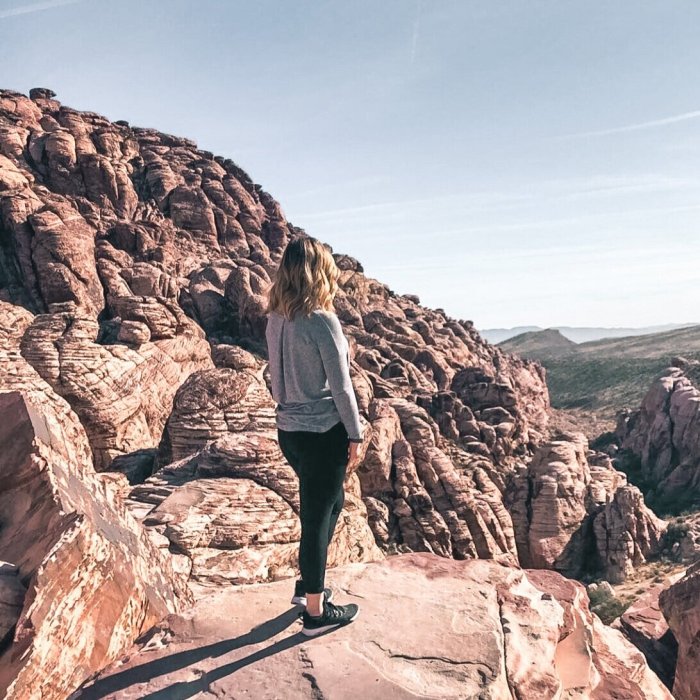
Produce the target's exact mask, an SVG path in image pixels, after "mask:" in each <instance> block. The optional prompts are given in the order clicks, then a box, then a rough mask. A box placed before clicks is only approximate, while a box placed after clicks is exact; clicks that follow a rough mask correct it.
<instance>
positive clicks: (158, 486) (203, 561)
mask: <svg viewBox="0 0 700 700" xmlns="http://www.w3.org/2000/svg"><path fill="white" fill-rule="evenodd" d="M359 491H360V489H359V483H358V481H357V475H356V473H355V472H354V471H351V472H350V473H349V474H348V477H347V480H346V484H345V494H346V495H345V506H344V508H343V510H342V512H341V515H340V517H339V519H338V524H337V526H336V532H335V535H334V537H333V541H332V542H331V545H330V547H329V551H328V562H329V566H335V565H338V564H344V563H347V562H352V561H373V560H377V559H382V558H383V554H382V552H381V551H380V550H379V549H378V548H377V546H376V544H375V541H374V538H373V536H372V531H371V530H370V528H369V526H368V524H367V512H366V509H365V506H364V504H363V502H362V499H361V498H360V493H359ZM130 499H131V500H130V507H131V509H132V512H134V513H135V514H138V516H139V517H140V518H142V519H143V521H144V523H145V524H146V526H147V527H148V528H149V529H150V530H153V531H155V532H156V533H158V534H159V535H160V536H161V538H162V539H161V544H162V546H163V547H166V548H168V547H170V546H171V545H172V546H173V548H174V549H176V550H177V551H178V552H180V553H182V554H184V555H185V557H186V559H187V561H185V562H181V563H180V568H181V570H186V571H187V572H189V573H190V575H191V577H192V580H193V581H194V582H196V583H198V584H208V585H211V584H219V583H227V582H228V583H252V582H256V581H268V580H272V579H277V578H281V577H285V576H294V575H297V572H298V563H297V555H298V550H299V537H300V536H301V530H300V526H299V517H298V513H299V492H298V485H297V477H296V474H295V473H294V471H293V470H292V468H291V467H290V466H289V465H288V464H287V462H286V461H285V459H284V457H283V456H282V453H281V451H280V449H279V446H278V444H277V440H276V433H275V432H274V431H272V430H268V431H262V430H259V431H254V430H252V429H249V430H246V431H240V432H225V433H223V434H222V436H221V437H219V438H218V439H217V440H214V441H209V442H208V443H207V444H206V446H205V447H203V448H202V449H201V450H199V451H198V452H196V453H194V454H192V455H190V456H188V457H185V458H183V459H181V460H180V461H179V462H175V463H173V464H171V465H168V466H167V467H164V468H163V469H161V470H160V471H158V472H157V473H156V474H155V475H154V476H152V477H151V478H149V479H147V480H146V481H145V482H144V483H143V484H141V485H139V486H137V487H135V488H134V489H133V490H132V491H131V494H130ZM195 591H196V592H201V586H200V587H196V588H195Z"/></svg>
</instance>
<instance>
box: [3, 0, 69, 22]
mask: <svg viewBox="0 0 700 700" xmlns="http://www.w3.org/2000/svg"><path fill="white" fill-rule="evenodd" d="M78 2H83V0H48V2H35V3H34V4H32V5H22V6H20V7H13V8H12V9H10V10H0V19H3V18H4V17H15V16H16V15H28V14H30V13H31V12H41V11H42V10H50V9H51V8H52V7H60V6H61V5H75V4H76V3H78Z"/></svg>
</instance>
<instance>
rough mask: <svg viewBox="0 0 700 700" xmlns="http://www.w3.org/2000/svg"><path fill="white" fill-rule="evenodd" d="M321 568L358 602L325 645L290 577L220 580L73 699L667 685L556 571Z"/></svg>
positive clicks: (450, 693) (393, 563)
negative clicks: (224, 585) (296, 600)
mask: <svg viewBox="0 0 700 700" xmlns="http://www.w3.org/2000/svg"><path fill="white" fill-rule="evenodd" d="M328 578H329V583H330V585H331V586H332V587H333V588H334V590H335V591H336V595H337V596H338V599H339V600H340V599H342V600H343V602H356V603H358V604H359V606H360V615H359V617H358V619H357V620H356V621H355V622H353V623H352V624H351V625H349V626H347V627H343V628H341V629H336V630H334V631H333V632H331V633H330V634H327V635H324V639H323V640H319V641H322V643H320V644H319V643H315V642H314V641H313V640H310V639H309V638H308V637H304V636H303V635H301V634H300V632H299V630H300V627H301V624H300V622H299V621H298V618H297V611H296V610H295V609H293V608H292V609H290V608H289V603H288V601H289V596H290V594H291V591H292V588H293V582H292V581H291V579H288V580H284V581H277V582H274V583H269V584H265V585H258V586H239V587H236V588H232V589H225V590H222V591H220V592H218V593H216V594H214V595H212V596H208V597H206V598H204V599H202V600H200V601H199V602H198V603H197V605H196V606H195V608H194V609H192V610H191V611H189V612H187V613H185V614H184V615H181V616H171V617H170V618H169V619H168V620H167V621H166V622H165V623H164V624H162V625H160V626H159V627H158V629H157V630H156V631H154V633H153V635H152V636H151V638H150V639H149V641H148V643H147V644H146V646H145V648H142V649H141V650H139V649H136V648H135V649H134V650H133V651H132V653H131V654H130V656H129V657H128V658H127V659H125V661H124V663H120V664H119V665H114V666H112V667H111V668H109V669H107V670H106V671H105V672H104V673H103V674H102V675H101V676H100V678H99V679H97V680H96V681H95V682H94V683H92V684H91V685H88V686H86V687H84V688H83V690H82V693H81V694H80V695H78V696H76V700H77V698H80V700H91V699H93V698H94V699H96V698H105V699H107V698H114V699H116V698H119V700H129V699H130V698H142V697H145V696H148V697H168V694H170V695H169V696H170V697H193V696H195V695H197V694H198V693H202V694H205V693H207V694H211V695H215V696H217V697H234V696H235V695H237V694H238V692H239V690H240V689H241V688H245V689H246V693H247V694H249V695H251V696H252V697H256V698H259V699H260V700H265V699H266V698H279V697H284V698H290V699H291V698H319V697H323V698H327V699H328V700H342V699H343V698H357V697H362V696H364V697H368V698H378V697H391V698H409V697H423V696H425V697H440V698H478V697H481V698H487V697H488V698H503V699H504V700H505V699H506V698H513V697H516V698H537V697H543V698H554V697H595V698H600V699H601V700H606V699H609V700H612V699H613V698H625V700H670V698H671V695H670V694H669V692H668V691H667V690H666V689H665V688H664V686H663V685H662V684H661V682H660V681H659V680H658V678H656V676H654V674H653V673H651V672H650V671H649V669H648V667H647V666H646V664H645V662H644V657H643V656H642V655H641V653H640V652H639V651H638V650H637V649H635V647H634V646H632V645H631V644H630V643H629V642H628V641H627V640H625V639H624V637H623V636H622V635H621V634H620V633H619V632H617V631H615V630H611V629H610V628H608V627H606V626H604V625H603V624H601V623H600V621H599V620H598V619H597V618H596V617H594V616H593V615H591V613H590V612H589V610H588V607H587V600H586V595H585V591H584V589H583V587H582V586H581V585H580V584H577V583H575V582H573V581H567V580H566V579H564V578H562V577H561V576H559V575H558V574H555V573H552V572H525V571H522V570H519V569H514V568H509V567H504V566H500V565H498V564H495V563H493V562H486V561H475V560H469V561H455V560H449V559H444V558H442V557H438V556H435V555H432V554H427V553H423V554H403V555H397V556H392V557H389V558H388V559H386V560H384V561H382V562H374V563H369V564H360V563H356V564H348V565H345V566H342V567H339V568H336V569H332V570H330V571H329V572H328ZM290 586H291V587H292V588H290ZM260 610H265V611H266V613H265V618H266V621H265V622H264V623H262V624H261V618H260V615H259V611H260ZM407 610H410V614H408V615H407V614H406V611H407ZM388 621H390V622H391V624H387V622H388ZM417 629H419V630H420V631H421V633H420V634H416V633H415V631H416V630H417ZM253 661H254V662H255V663H254V664H253V663H252V662H253ZM156 669H157V671H158V672H157V673H156V672H155V671H156ZM339 679H345V680H344V681H343V682H339Z"/></svg>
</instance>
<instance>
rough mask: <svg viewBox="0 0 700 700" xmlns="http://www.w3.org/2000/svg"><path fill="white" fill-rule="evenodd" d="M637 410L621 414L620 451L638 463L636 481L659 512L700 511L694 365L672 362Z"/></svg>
mask: <svg viewBox="0 0 700 700" xmlns="http://www.w3.org/2000/svg"><path fill="white" fill-rule="evenodd" d="M675 363H676V365H677V366H671V367H669V368H668V369H667V370H666V371H665V372H664V373H663V374H662V375H661V376H659V377H658V378H657V379H656V381H654V383H653V384H652V386H651V388H650V389H649V391H648V392H647V394H646V396H645V397H644V400H643V401H642V405H641V407H640V408H639V410H637V411H628V412H624V413H622V414H621V415H620V416H619V418H618V425H617V429H616V434H617V437H618V440H619V442H620V447H621V448H623V449H624V450H629V451H630V452H631V453H632V454H634V455H635V456H636V457H637V459H638V460H639V467H640V470H641V473H640V477H641V479H642V480H643V481H645V482H646V483H647V484H649V489H650V496H651V497H652V498H653V500H654V502H656V503H658V505H659V507H660V508H662V509H663V510H671V511H674V512H678V511H680V510H682V509H683V508H688V507H691V506H696V507H697V506H700V388H699V387H698V377H700V363H699V362H697V361H694V362H693V361H689V360H684V359H683V358H677V359H676V360H675Z"/></svg>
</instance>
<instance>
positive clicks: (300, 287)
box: [266, 236, 340, 320]
mask: <svg viewBox="0 0 700 700" xmlns="http://www.w3.org/2000/svg"><path fill="white" fill-rule="evenodd" d="M338 277H340V271H339V270H338V267H337V266H336V264H335V260H334V259H333V255H332V253H331V251H330V248H329V247H328V246H326V245H325V244H324V243H321V241H319V240H318V239H316V238H313V237H312V236H298V237H297V238H294V239H292V240H291V241H289V243H288V244H287V247H286V248H285V249H284V253H283V254H282V260H281V261H280V264H279V267H278V268H277V272H276V273H275V276H274V279H273V282H272V285H271V286H270V287H269V289H268V299H267V309H266V313H270V312H271V311H275V312H277V313H278V314H281V315H282V316H285V317H286V318H287V319H289V320H293V319H294V317H295V316H296V315H297V314H302V315H304V316H309V315H310V314H311V312H312V311H314V310H315V309H318V308H321V309H324V310H325V311H333V297H334V296H335V294H336V292H337V291H338Z"/></svg>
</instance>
